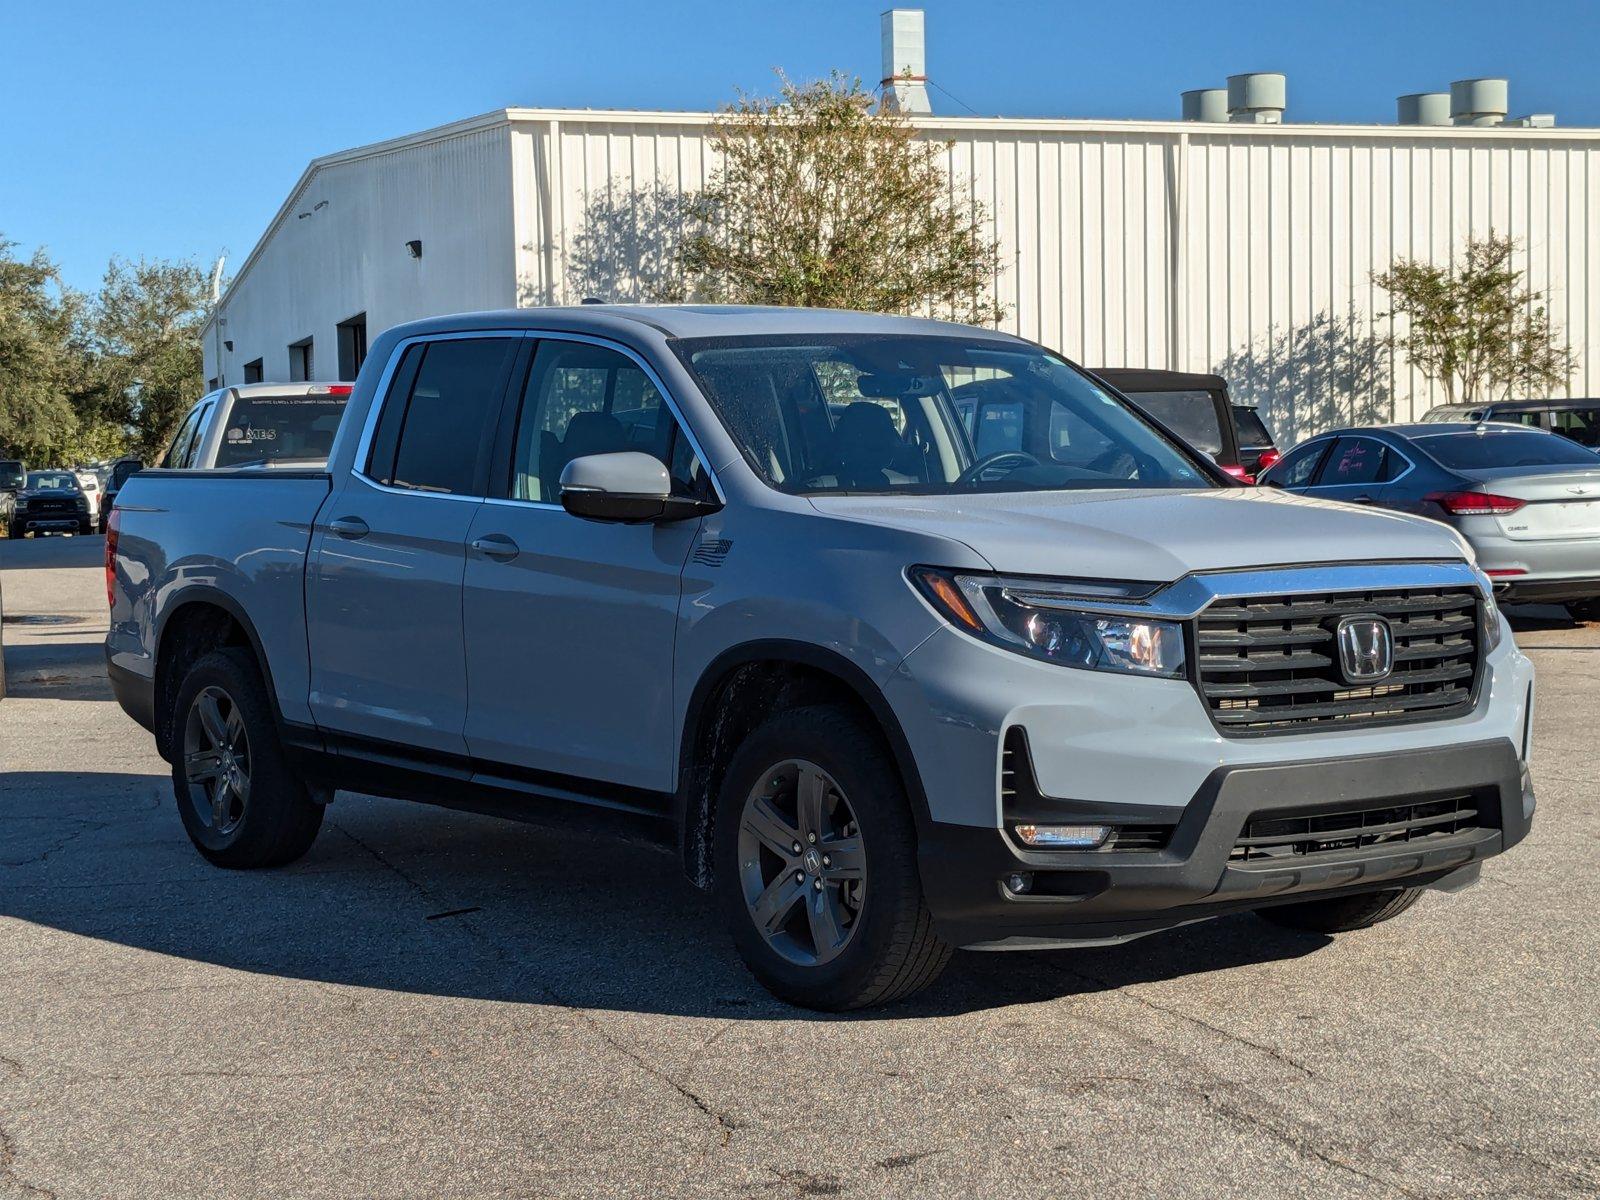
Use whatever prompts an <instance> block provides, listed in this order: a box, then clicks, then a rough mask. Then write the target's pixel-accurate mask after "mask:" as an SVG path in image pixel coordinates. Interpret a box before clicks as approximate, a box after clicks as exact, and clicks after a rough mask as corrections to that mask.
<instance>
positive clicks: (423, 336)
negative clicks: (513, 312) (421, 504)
mask: <svg viewBox="0 0 1600 1200" xmlns="http://www.w3.org/2000/svg"><path fill="white" fill-rule="evenodd" d="M527 336H528V335H527V333H526V332H524V331H523V330H520V329H481V330H479V329H474V330H460V331H456V330H452V331H451V332H449V333H420V334H417V335H416V336H415V337H408V338H405V339H404V340H402V341H401V342H399V343H398V344H396V346H395V348H394V353H392V354H390V355H389V361H388V362H387V363H385V364H384V367H383V374H382V375H380V376H379V377H378V386H377V390H376V391H374V392H373V394H372V404H371V406H370V407H368V409H367V418H366V421H365V422H364V423H363V424H362V426H361V439H360V440H359V441H358V442H356V453H355V458H354V460H353V461H352V462H351V464H350V474H351V475H353V476H355V477H356V478H357V479H359V480H360V481H361V482H362V483H364V484H366V485H367V486H368V487H370V488H375V489H376V490H378V491H380V492H386V493H388V494H389V495H391V496H426V497H427V498H429V499H430V500H465V501H467V502H468V503H469V504H482V503H483V501H484V497H482V496H466V495H462V494H460V493H458V492H428V491H423V490H422V489H420V488H399V487H392V486H390V485H389V484H387V483H379V482H378V481H377V480H376V479H374V478H372V476H370V475H368V474H367V472H366V466H367V459H368V458H370V457H371V455H372V438H373V435H374V434H375V433H376V432H377V429H378V417H379V416H380V415H382V413H383V410H384V409H385V408H387V407H388V404H389V388H390V387H391V386H392V385H393V383H394V376H395V372H396V371H398V370H399V369H400V360H401V359H403V358H404V357H405V356H406V351H407V350H409V349H411V347H412V346H415V345H417V344H418V343H419V342H459V341H466V340H467V339H469V338H471V339H482V338H525V337H527Z"/></svg>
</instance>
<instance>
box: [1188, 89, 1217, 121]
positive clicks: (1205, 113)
mask: <svg viewBox="0 0 1600 1200" xmlns="http://www.w3.org/2000/svg"><path fill="white" fill-rule="evenodd" d="M1183 119H1184V120H1185V121H1226V120H1227V119H1228V89H1227V88H1195V89H1193V90H1192V91H1188V92H1185V93H1183Z"/></svg>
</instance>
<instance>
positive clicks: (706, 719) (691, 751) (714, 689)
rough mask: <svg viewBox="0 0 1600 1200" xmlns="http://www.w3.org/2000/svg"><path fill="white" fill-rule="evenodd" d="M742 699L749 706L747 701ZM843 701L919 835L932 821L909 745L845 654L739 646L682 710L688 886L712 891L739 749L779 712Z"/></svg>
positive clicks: (775, 642)
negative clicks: (728, 773) (725, 778)
mask: <svg viewBox="0 0 1600 1200" xmlns="http://www.w3.org/2000/svg"><path fill="white" fill-rule="evenodd" d="M752 692H753V693H754V694H753V695H752V694H751V693H752ZM747 697H748V698H749V699H750V700H751V701H753V702H748V703H747V702H745V701H746V698H747ZM841 702H842V703H845V704H848V705H851V706H853V707H856V708H857V709H858V710H859V711H860V712H862V713H863V715H864V716H865V718H866V719H867V720H868V721H869V722H870V724H871V725H872V726H873V727H874V729H875V730H876V731H877V732H878V734H879V735H880V736H881V737H882V738H883V740H884V743H885V745H886V746H887V748H888V750H889V752H890V755H891V758H892V759H893V762H894V766H895V769H896V771H897V772H898V774H899V776H900V780H901V783H902V785H903V786H904V787H905V792H906V796H907V798H908V799H909V801H910V803H911V815H912V819H913V820H914V822H915V824H916V826H917V828H918V829H919V830H921V829H922V828H924V827H925V825H926V824H927V822H928V821H929V820H930V819H931V818H930V817H929V809H928V799H927V794H926V793H925V792H924V790H923V786H922V776H921V773H920V771H919V770H918V769H917V763H916V758H915V756H914V755H913V754H912V751H911V743H910V742H909V741H908V740H907V738H906V735H905V731H904V729H902V728H901V725H900V719H899V718H898V717H897V716H896V715H895V712H894V709H893V708H892V707H891V706H890V704H889V701H888V700H887V699H886V698H885V696H884V694H883V690H882V689H881V688H880V687H879V686H878V684H877V683H876V682H874V681H873V679H872V677H871V676H869V675H868V674H867V673H866V672H865V671H864V670H862V669H861V668H860V667H859V666H858V665H856V664H855V663H853V662H851V661H850V660H849V659H848V658H846V657H845V656H844V655H842V654H839V653H837V652H835V651H832V650H828V649H826V648H824V647H821V646H816V645H813V644H811V643H808V642H800V641H791V640H788V639H779V638H768V639H761V640H757V641H751V642H744V643H741V644H740V645H737V646H733V647H730V648H729V649H727V650H724V651H723V652H722V653H721V654H719V655H718V656H717V657H716V658H714V659H713V660H712V661H711V662H710V663H709V664H707V666H706V668H705V669H704V670H703V671H702V672H701V673H700V678H699V680H698V681H697V682H696V684H695V687H694V690H693V692H692V693H691V694H690V697H689V703H688V705H687V706H686V707H685V710H684V718H683V728H682V732H681V741H680V750H679V757H678V789H677V793H676V798H675V799H676V806H677V813H676V817H677V824H678V838H679V847H680V851H681V853H682V856H683V867H684V873H685V874H686V875H687V876H688V877H689V879H690V881H691V882H693V883H694V884H695V885H696V886H698V887H702V888H705V887H709V886H710V885H711V879H712V865H711V864H712V852H711V837H712V828H713V822H714V818H715V809H716V795H717V792H718V791H719V790H720V788H721V783H722V775H723V772H724V771H725V769H726V767H727V764H728V761H729V759H730V758H731V757H732V754H733V751H734V750H735V749H737V747H738V745H739V743H740V742H742V741H743V739H744V738H745V737H746V736H748V734H749V733H751V732H752V731H753V730H754V729H755V728H756V727H757V726H758V725H760V724H761V722H762V721H764V720H765V719H766V718H767V717H768V716H769V715H770V714H771V713H773V712H775V711H777V710H778V709H780V708H783V707H789V706H793V705H797V704H806V703H841Z"/></svg>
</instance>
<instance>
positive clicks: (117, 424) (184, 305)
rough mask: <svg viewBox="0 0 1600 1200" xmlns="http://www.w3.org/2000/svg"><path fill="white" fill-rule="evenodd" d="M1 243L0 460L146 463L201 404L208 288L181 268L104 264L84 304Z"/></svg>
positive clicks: (37, 263)
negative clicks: (129, 458) (128, 457)
mask: <svg viewBox="0 0 1600 1200" xmlns="http://www.w3.org/2000/svg"><path fill="white" fill-rule="evenodd" d="M14 250H15V243H13V242H9V241H7V240H5V239H4V238H0V457H7V458H12V457H20V458H24V459H26V460H27V461H28V462H30V463H38V464H40V465H41V466H46V465H71V464H75V463H81V462H88V461H92V460H95V459H102V458H111V457H115V456H116V455H119V454H121V453H123V452H124V451H126V450H127V449H129V448H132V449H135V450H138V451H141V452H143V453H144V454H146V455H149V454H151V453H153V452H154V451H155V450H157V449H158V448H160V447H161V446H163V445H165V444H166V441H167V439H168V438H170V437H171V435H172V429H173V426H174V424H175V423H176V420H177V418H178V417H179V416H181V415H182V413H183V411H184V409H185V408H187V406H188V405H189V404H190V403H191V402H192V401H193V400H194V399H195V398H196V397H198V396H199V395H200V393H201V390H202V387H203V384H204V380H203V378H202V365H201V354H200V331H201V328H202V326H203V325H204V323H205V320H206V317H207V315H208V312H209V295H210V291H209V286H208V284H209V281H208V279H207V277H206V274H205V271H204V270H203V269H202V268H201V267H200V266H198V265H197V264H195V263H190V262H176V263H169V262H150V261H146V260H142V259H141V260H140V261H138V262H135V263H128V262H124V261H123V260H120V259H113V260H112V261H111V264H110V265H109V266H108V267H107V269H106V276H105V280H104V282H103V283H102V285H101V288H100V291H99V293H98V294H97V295H96V296H95V297H94V298H93V299H92V300H91V299H89V298H87V297H85V296H84V295H82V294H81V293H79V292H75V291H73V290H72V289H71V288H68V287H66V286H64V285H63V284H62V282H61V278H60V272H59V271H58V270H57V268H56V266H55V264H54V263H52V262H51V261H50V259H49V257H48V256H47V255H46V254H45V253H44V251H42V250H39V251H35V252H34V254H33V256H32V257H31V258H29V259H27V260H22V259H19V258H17V257H16V255H15V253H14Z"/></svg>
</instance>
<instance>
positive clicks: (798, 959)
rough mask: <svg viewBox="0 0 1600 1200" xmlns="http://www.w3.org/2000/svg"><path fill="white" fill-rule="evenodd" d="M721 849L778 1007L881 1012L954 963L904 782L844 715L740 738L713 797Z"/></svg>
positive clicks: (742, 937) (721, 879) (731, 915)
mask: <svg viewBox="0 0 1600 1200" xmlns="http://www.w3.org/2000/svg"><path fill="white" fill-rule="evenodd" d="M715 847H716V848H715V854H716V887H717V891H718V893H719V896H720V899H721V903H722V907H723V910H724V914H725V916H726V919H727V921H728V925H729V928H730V930H731V931H732V934H733V941H734V945H735V946H736V947H737V948H738V950H739V953H740V955H741V956H742V957H743V959H744V961H745V963H746V965H747V966H749V968H750V970H751V972H752V973H753V974H754V975H755V976H756V978H757V979H759V980H760V981H761V982H762V984H764V985H765V986H766V988H767V989H768V990H769V991H771V992H772V993H773V994H774V995H776V996H778V997H779V998H780V999H783V1000H787V1001H789V1002H790V1003H791V1004H797V1005H800V1006H802V1007H805V1008H815V1009H823V1010H826V1011H835V1012H837V1011H843V1010H846V1009H853V1008H864V1007H867V1006H870V1005H876V1004H886V1003H889V1002H891V1001H895V1000H900V999H903V998H904V997H906V996H909V995H911V994H912V993H913V992H916V991H919V990H920V989H922V988H924V987H926V986H927V985H928V984H930V983H932V982H933V980H934V979H935V978H936V977H937V976H938V974H939V972H940V971H942V970H943V969H944V966H945V964H946V963H947V962H948V961H949V959H950V952H951V951H950V946H949V945H948V944H947V943H946V942H944V941H943V940H942V939H941V938H940V937H939V936H938V934H936V933H935V932H934V929H933V918H932V916H931V915H930V914H929V912H928V907H927V904H926V902H925V901H924V899H923V895H922V881H921V878H920V876H919V875H918V872H917V845H916V829H915V826H914V825H913V823H912V819H911V810H910V806H909V804H908V802H907V799H906V795H905V789H904V787H903V786H902V785H901V782H900V778H899V774H898V772H897V771H896V770H895V767H894V764H893V761H892V760H891V758H890V756H889V751H888V748H887V747H886V746H884V744H883V741H882V739H881V738H880V737H879V736H878V734H877V732H876V731H875V730H873V729H871V728H869V727H868V726H867V725H866V724H865V723H864V722H863V721H862V720H860V719H859V718H857V717H856V716H854V715H853V714H851V713H850V712H848V711H845V710H843V709H839V708H832V707H820V706H819V707H812V708H800V709H795V710H793V711H791V712H788V713H784V714H782V715H780V716H777V717H774V718H773V719H772V720H770V721H768V722H767V723H766V724H764V725H762V726H761V727H760V728H759V729H757V730H756V731H755V732H754V733H752V734H751V735H750V736H749V737H748V738H747V739H746V740H745V742H744V744H743V745H741V746H740V747H739V749H738V751H737V752H736V753H735V754H734V757H733V761H732V762H731V763H730V764H729V767H728V772H727V775H726V777H725V779H724V781H723V786H722V791H721V795H720V796H719V798H718V804H717V828H716V836H715Z"/></svg>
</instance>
